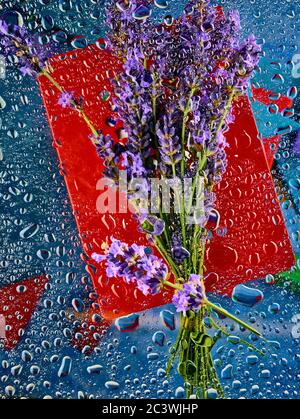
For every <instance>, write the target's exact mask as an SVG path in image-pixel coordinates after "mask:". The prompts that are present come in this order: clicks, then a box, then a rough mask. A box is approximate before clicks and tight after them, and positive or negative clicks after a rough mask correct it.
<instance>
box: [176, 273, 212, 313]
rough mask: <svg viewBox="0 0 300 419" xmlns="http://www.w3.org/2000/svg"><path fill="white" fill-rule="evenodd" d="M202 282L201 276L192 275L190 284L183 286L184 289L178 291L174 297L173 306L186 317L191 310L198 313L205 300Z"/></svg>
mask: <svg viewBox="0 0 300 419" xmlns="http://www.w3.org/2000/svg"><path fill="white" fill-rule="evenodd" d="M201 280H202V277H201V276H200V275H195V274H192V275H190V277H189V280H188V282H186V283H185V284H183V289H182V290H179V291H177V292H176V293H175V294H174V296H173V300H172V302H173V304H174V305H175V307H176V309H177V311H178V312H182V313H183V315H184V316H186V313H187V312H188V311H189V310H192V311H195V312H197V311H199V310H200V308H201V303H202V301H203V299H204V298H205V292H204V289H203V285H202V282H201Z"/></svg>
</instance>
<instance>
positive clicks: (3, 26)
mask: <svg viewBox="0 0 300 419" xmlns="http://www.w3.org/2000/svg"><path fill="white" fill-rule="evenodd" d="M0 32H1V33H2V34H3V35H7V34H8V25H7V23H6V22H5V21H4V20H0Z"/></svg>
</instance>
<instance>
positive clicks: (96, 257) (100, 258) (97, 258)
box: [92, 253, 106, 263]
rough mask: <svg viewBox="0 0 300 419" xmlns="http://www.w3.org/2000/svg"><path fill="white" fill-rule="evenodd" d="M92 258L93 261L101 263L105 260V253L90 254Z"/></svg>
mask: <svg viewBox="0 0 300 419" xmlns="http://www.w3.org/2000/svg"><path fill="white" fill-rule="evenodd" d="M92 259H94V261H96V262H97V263H101V262H103V261H104V260H106V256H105V255H99V254H98V253H93V254H92Z"/></svg>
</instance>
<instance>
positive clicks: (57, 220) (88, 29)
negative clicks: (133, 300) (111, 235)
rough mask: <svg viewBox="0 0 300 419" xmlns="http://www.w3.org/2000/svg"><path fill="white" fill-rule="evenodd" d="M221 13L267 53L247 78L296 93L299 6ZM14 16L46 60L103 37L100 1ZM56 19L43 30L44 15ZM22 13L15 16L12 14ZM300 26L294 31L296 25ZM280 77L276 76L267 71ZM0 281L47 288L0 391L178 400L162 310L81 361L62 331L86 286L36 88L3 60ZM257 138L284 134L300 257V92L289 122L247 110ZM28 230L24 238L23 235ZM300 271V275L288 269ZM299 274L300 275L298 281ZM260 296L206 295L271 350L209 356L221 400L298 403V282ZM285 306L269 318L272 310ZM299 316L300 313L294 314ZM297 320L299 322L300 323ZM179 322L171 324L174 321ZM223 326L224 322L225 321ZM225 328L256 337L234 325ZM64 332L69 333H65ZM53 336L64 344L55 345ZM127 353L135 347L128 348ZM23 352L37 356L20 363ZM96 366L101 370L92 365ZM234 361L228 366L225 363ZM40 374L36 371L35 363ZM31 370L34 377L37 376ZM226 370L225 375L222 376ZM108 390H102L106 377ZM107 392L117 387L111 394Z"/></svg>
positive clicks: (175, 6) (254, 6) (222, 350)
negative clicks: (248, 299)
mask: <svg viewBox="0 0 300 419" xmlns="http://www.w3.org/2000/svg"><path fill="white" fill-rule="evenodd" d="M184 3H185V2H184V1H175V0H173V1H170V2H169V8H168V9H167V10H164V11H160V10H159V9H157V8H156V9H155V10H154V13H153V18H155V19H157V20H159V19H161V18H162V17H164V15H165V14H172V15H173V16H174V17H175V16H176V15H179V14H181V12H182V7H183V4H184ZM215 3H216V4H220V5H222V6H223V7H224V8H225V9H226V10H229V9H232V8H237V9H238V10H239V11H240V13H241V21H242V25H243V31H244V33H245V34H247V33H251V32H253V33H255V35H256V36H257V37H258V38H259V40H260V43H261V44H262V46H263V51H264V57H263V58H262V59H261V63H260V70H259V71H258V72H257V74H256V75H255V78H254V80H253V83H254V84H255V85H256V86H262V87H264V88H266V89H271V90H275V91H277V92H280V93H282V94H287V91H288V89H289V88H290V87H291V86H298V88H299V87H300V78H293V77H292V64H291V63H292V60H293V56H294V55H295V54H297V53H298V54H300V51H299V49H300V37H299V23H300V22H299V19H300V18H299V16H300V13H299V4H298V2H297V1H291V0H290V1H284V0H282V1H279V0H278V1H277V0H262V1H258V0H256V1H255V0H243V1H228V0H227V1H225V0H223V1H220V2H215ZM11 10H14V11H18V12H19V13H20V15H21V16H22V18H23V20H24V21H25V24H26V26H27V27H28V28H29V29H30V30H31V31H32V32H34V33H36V34H38V35H39V36H40V41H41V42H42V43H45V44H46V45H47V47H48V48H49V49H50V51H51V53H52V54H54V53H59V52H62V51H66V50H70V49H72V48H75V47H76V46H78V42H77V44H76V43H74V41H73V42H72V40H73V39H74V36H75V35H82V36H83V37H82V39H81V44H82V45H87V44H90V43H94V42H95V41H96V40H97V39H98V38H99V37H100V36H103V35H104V33H105V28H104V24H103V2H102V1H98V0H92V1H89V0H85V1H80V0H78V1H75V0H73V1H69V0H63V1H61V0H59V1H58V0H57V1H50V0H39V1H38V0H34V1H30V2H29V1H9V2H8V1H2V2H1V5H0V12H1V13H4V12H7V11H11ZM47 16H51V17H52V18H53V28H48V27H47V24H46V23H45V22H46V20H47V19H45V17H47ZM19 18H20V16H19ZM297 28H298V29H297ZM276 74H279V75H280V76H281V77H280V82H278V81H277V80H278V77H275V78H274V75H276ZM0 108H1V109H0V149H1V152H0V197H1V210H0V237H1V246H0V267H1V271H0V284H1V286H4V285H8V284H11V283H15V282H18V281H20V280H22V279H25V278H27V277H29V276H30V275H34V274H41V273H46V274H47V275H48V278H49V285H48V287H47V289H46V291H45V293H44V295H43V297H42V299H41V301H40V302H39V305H38V307H37V309H36V310H35V313H34V315H33V316H32V319H31V322H30V324H29V327H28V328H27V330H26V332H25V335H24V337H23V338H22V341H21V343H20V344H19V346H18V347H17V348H16V349H14V350H12V351H5V350H1V351H0V361H1V362H0V396H2V397H8V394H12V393H13V394H14V396H17V397H20V396H24V397H39V398H43V397H53V398H58V397H61V398H78V397H89V398H104V397H109V398H115V397H120V398H145V397H149V398H150V397H151V398H156V397H158V398H170V397H175V395H176V396H177V397H179V396H180V395H182V391H181V389H180V387H181V386H182V384H183V383H182V381H181V379H180V377H179V376H178V375H177V373H176V372H174V373H173V374H172V375H171V377H168V378H166V377H165V376H164V374H163V371H162V368H163V367H164V365H165V361H166V359H167V357H168V351H167V349H168V346H169V345H170V344H171V342H173V341H174V338H175V337H176V333H177V331H176V330H175V331H170V330H169V329H167V328H166V327H165V325H164V324H163V322H162V320H161V317H160V316H159V313H160V312H161V310H162V309H169V310H172V311H174V307H172V306H169V307H163V308H156V309H154V310H149V311H147V312H144V313H141V314H140V325H139V327H138V329H137V330H136V331H135V332H134V333H120V332H119V331H118V330H117V329H116V328H115V326H112V327H111V328H110V330H109V332H108V333H107V334H106V335H105V336H104V337H103V338H102V339H101V341H100V342H99V344H98V347H97V350H96V351H95V352H94V353H93V354H91V355H87V354H84V353H81V352H79V351H77V350H76V349H74V348H73V347H72V345H71V344H70V339H69V337H68V336H69V334H70V333H71V334H72V330H74V327H75V325H76V323H75V324H74V321H73V319H72V317H70V316H69V315H68V313H69V312H70V311H71V309H72V304H71V301H72V299H73V298H75V297H76V298H81V299H82V301H83V302H84V304H85V306H86V309H88V307H89V305H90V304H91V302H90V300H89V298H88V295H89V292H92V286H91V283H90V279H89V278H88V275H87V274H86V271H85V266H84V263H83V262H82V260H81V259H80V254H81V251H82V249H81V244H80V240H79V237H78V233H77V229H76V225H75V221H74V218H73V215H72V210H71V207H70V204H69V200H68V195H67V192H66V188H65V185H64V181H63V178H62V176H61V174H60V168H59V167H58V160H57V156H56V153H55V151H54V149H53V148H52V138H51V134H50V129H49V125H48V122H47V119H46V115H45V111H44V109H43V106H42V102H41V98H40V96H39V91H38V88H37V86H36V84H35V82H34V81H33V80H31V79H30V78H22V77H21V76H20V74H19V73H18V71H17V70H16V66H15V65H14V63H13V62H12V61H11V60H8V61H7V69H6V78H5V80H0ZM253 110H254V113H255V116H256V120H257V124H258V127H259V130H260V132H261V133H262V135H263V137H266V136H271V135H274V133H275V131H276V129H277V128H278V127H281V128H282V127H290V128H288V131H289V134H288V135H285V136H284V137H283V139H282V142H281V144H280V147H279V151H278V152H277V154H276V156H275V164H274V167H273V169H272V174H273V177H274V181H275V183H276V187H277V192H278V195H284V196H286V197H287V198H286V200H285V203H284V204H283V212H284V216H285V220H286V225H287V228H288V230H289V233H290V237H291V241H292V245H293V248H294V250H295V253H296V254H299V253H300V251H299V238H298V234H296V233H297V232H298V231H299V170H300V165H299V159H297V158H296V157H295V156H294V155H293V153H292V145H293V142H294V139H295V136H296V133H297V130H298V129H299V128H300V125H299V96H298V97H297V98H296V100H295V106H294V112H295V115H294V116H293V117H292V118H286V117H284V116H282V115H272V114H270V113H269V112H268V108H267V107H266V106H264V105H261V104H258V103H256V104H255V105H253ZM32 224H34V225H35V227H32V230H31V234H32V233H34V234H33V235H31V237H28V234H27V236H26V232H25V233H24V234H25V237H22V236H24V234H22V233H21V232H22V230H24V229H25V228H26V227H27V226H31V225H32ZM295 270H296V268H295ZM294 277H296V276H294ZM250 286H252V287H254V288H255V287H258V288H259V289H260V290H262V291H263V292H264V295H265V298H264V300H263V302H261V303H259V304H258V305H257V306H255V308H254V309H251V310H249V309H247V308H245V307H243V306H240V305H238V304H236V303H233V302H232V301H231V300H230V299H229V298H221V297H219V296H212V297H211V298H213V299H214V300H215V301H218V302H220V301H221V300H223V301H222V304H223V305H224V306H225V308H228V309H230V310H231V311H233V312H237V313H238V314H239V315H240V316H241V317H243V318H244V319H247V320H248V321H250V322H251V323H253V324H254V325H256V326H257V327H261V328H262V330H263V331H264V334H265V336H266V337H267V338H268V339H269V340H271V341H276V342H277V343H273V344H266V343H265V342H263V341H259V342H255V343H256V344H257V345H258V346H259V347H261V348H262V347H264V348H266V350H267V354H266V356H264V357H260V356H258V359H257V360H256V363H255V364H254V365H250V364H249V358H248V360H247V357H248V355H249V354H250V350H249V349H247V348H245V347H239V346H234V345H232V344H227V345H226V347H225V346H224V347H222V345H224V344H225V343H226V341H225V340H224V341H223V342H220V343H219V344H218V346H217V348H216V349H215V354H214V356H215V358H216V359H217V364H218V365H219V366H218V371H219V372H220V373H221V371H222V370H224V368H225V367H226V371H230V374H228V378H224V379H222V383H223V385H224V388H225V391H226V396H227V397H232V398H237V397H246V398H263V397H264V398H298V397H299V378H300V369H299V362H300V348H299V339H295V338H293V336H292V332H293V335H294V336H295V334H296V336H297V333H298V332H297V330H298V328H300V323H299V325H298V326H297V321H296V320H297V319H296V318H294V319H293V316H295V315H296V314H298V313H300V308H299V296H297V287H293V289H291V286H290V282H289V281H288V280H285V281H284V283H283V286H279V285H272V286H270V285H267V284H266V283H265V281H264V280H263V279H262V280H261V281H256V282H255V283H252V284H250ZM273 303H277V304H279V306H280V310H279V312H278V313H277V314H273V313H272V312H271V310H270V309H269V307H270V305H271V304H273ZM299 317H300V316H299ZM299 321H300V320H299ZM177 323H178V322H177ZM228 324H229V323H228ZM229 328H231V329H232V333H233V334H235V333H237V334H239V335H241V336H243V337H248V338H250V339H253V337H252V336H250V337H249V336H248V333H245V332H240V331H238V330H237V329H236V326H233V325H230V324H229ZM69 331H71V332H69ZM157 331H162V332H163V333H164V334H165V336H166V339H165V344H164V346H163V347H160V346H157V345H156V344H155V343H154V342H153V340H152V337H153V334H154V333H155V332H157ZM57 338H60V339H61V345H60V346H57ZM132 347H136V348H137V350H136V351H135V350H134V349H132ZM24 350H26V351H29V352H30V353H31V355H32V360H30V361H27V362H24V361H23V359H22V354H23V357H24V352H23V351H24ZM65 356H68V357H70V358H71V360H72V367H71V371H70V374H69V375H68V376H66V377H63V378H62V377H59V376H58V375H59V374H58V372H59V369H60V366H61V363H62V361H63V358H64V357H65ZM98 364H99V365H102V366H103V369H102V370H101V372H100V374H98V375H97V374H90V373H89V372H88V371H87V368H88V367H89V366H92V365H98ZM228 365H229V367H228ZM33 367H37V368H33ZM35 371H37V373H36V374H34V372H35ZM223 375H224V373H223ZM110 381H113V382H115V384H114V385H113V386H109V384H107V383H108V382H110ZM111 387H113V388H111Z"/></svg>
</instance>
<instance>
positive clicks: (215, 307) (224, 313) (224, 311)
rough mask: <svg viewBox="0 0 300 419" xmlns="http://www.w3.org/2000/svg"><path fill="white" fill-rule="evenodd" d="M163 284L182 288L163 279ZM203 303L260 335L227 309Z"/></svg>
mask: <svg viewBox="0 0 300 419" xmlns="http://www.w3.org/2000/svg"><path fill="white" fill-rule="evenodd" d="M163 285H166V286H168V287H171V288H174V289H176V290H182V285H179V284H173V283H172V282H170V281H168V280H165V281H163ZM203 304H206V305H208V306H209V307H211V308H212V309H214V310H215V311H217V312H218V313H220V314H223V316H225V317H228V318H229V319H231V320H233V321H235V322H236V323H238V324H239V325H241V326H243V327H244V328H245V329H247V330H250V332H252V333H254V334H255V335H257V336H259V337H262V335H261V333H260V332H259V331H258V330H256V329H254V327H252V326H250V325H249V324H247V323H245V322H244V321H243V320H240V319H239V318H238V317H236V316H234V315H233V314H231V313H229V312H228V311H227V310H224V309H223V308H222V307H219V306H217V305H216V304H214V303H212V302H211V301H209V300H207V299H204V300H203Z"/></svg>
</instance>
